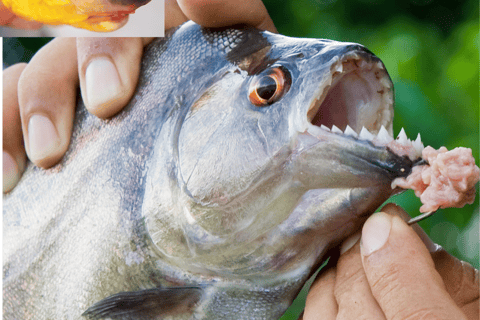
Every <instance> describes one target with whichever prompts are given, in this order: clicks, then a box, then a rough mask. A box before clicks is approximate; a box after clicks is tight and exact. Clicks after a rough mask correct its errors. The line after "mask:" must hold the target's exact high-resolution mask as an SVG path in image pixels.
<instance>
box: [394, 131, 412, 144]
mask: <svg viewBox="0 0 480 320" xmlns="http://www.w3.org/2000/svg"><path fill="white" fill-rule="evenodd" d="M409 141H410V140H408V138H407V135H406V134H405V130H404V129H403V128H402V130H400V133H399V134H398V137H397V142H398V143H400V144H403V145H404V146H408V145H409Z"/></svg>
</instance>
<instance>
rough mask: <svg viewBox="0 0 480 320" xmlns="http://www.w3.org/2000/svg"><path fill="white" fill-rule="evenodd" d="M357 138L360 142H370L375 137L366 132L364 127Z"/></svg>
mask: <svg viewBox="0 0 480 320" xmlns="http://www.w3.org/2000/svg"><path fill="white" fill-rule="evenodd" d="M359 137H360V139H362V140H368V141H372V140H373V138H374V137H375V136H374V135H373V134H371V133H370V131H368V130H367V129H366V128H365V127H362V130H361V131H360V136H359Z"/></svg>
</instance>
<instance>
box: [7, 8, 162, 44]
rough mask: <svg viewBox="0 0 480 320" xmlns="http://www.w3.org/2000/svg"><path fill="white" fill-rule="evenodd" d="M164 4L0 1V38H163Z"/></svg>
mask: <svg viewBox="0 0 480 320" xmlns="http://www.w3.org/2000/svg"><path fill="white" fill-rule="evenodd" d="M164 11H165V10H164V0H50V1H41V0H1V2H0V36H2V37H50V36H51V37H89V36H91V37H163V36H164V29H165V28H164V25H165V24H164Z"/></svg>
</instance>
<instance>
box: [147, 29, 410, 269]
mask: <svg viewBox="0 0 480 320" xmlns="http://www.w3.org/2000/svg"><path fill="white" fill-rule="evenodd" d="M229 30H230V29H229ZM241 30H243V31H238V32H240V33H242V32H246V31H245V29H241ZM247 30H248V32H246V33H247V34H248V37H244V38H242V39H241V40H239V41H238V43H241V44H242V45H241V46H236V44H237V43H236V37H235V32H236V31H231V30H230V31H229V32H232V34H233V35H232V36H231V37H230V38H228V37H225V38H227V39H228V40H226V41H225V43H222V44H221V46H224V47H226V48H227V50H225V54H224V55H223V56H222V57H219V58H217V59H215V60H216V61H215V62H212V63H213V64H215V63H217V64H218V67H217V68H216V71H215V73H214V75H213V76H211V78H210V80H208V81H206V84H205V85H204V86H203V87H202V88H201V89H200V90H198V91H196V92H193V91H192V92H191V93H187V95H188V97H182V98H179V99H178V101H177V102H178V105H179V107H178V108H177V109H178V110H182V108H181V107H180V106H181V105H187V108H186V109H184V111H179V112H177V114H178V115H179V116H177V117H174V116H172V117H171V118H170V120H169V122H168V121H167V124H166V125H165V126H164V128H162V132H165V134H164V135H162V134H160V137H159V138H158V139H157V144H158V147H156V149H158V150H162V151H160V152H158V151H157V153H156V156H154V157H153V159H155V161H154V162H156V163H157V164H156V167H157V169H155V168H154V167H155V165H154V166H153V167H152V166H151V167H150V172H151V175H150V177H149V178H148V179H149V180H148V181H147V186H146V193H145V199H146V200H145V202H144V208H143V210H144V216H145V217H147V228H148V229H149V232H150V235H153V236H152V240H153V243H155V244H157V247H159V248H160V250H161V251H163V253H164V254H165V255H166V256H169V257H177V258H181V259H182V260H181V262H179V263H181V264H182V268H183V269H185V268H187V269H188V266H186V265H185V261H189V260H188V259H186V257H192V256H194V257H195V259H197V260H196V267H198V266H199V265H202V264H203V265H204V266H206V265H208V267H206V268H208V269H209V270H212V269H215V270H216V272H223V271H225V270H226V269H227V267H226V264H229V265H232V261H234V258H232V256H231V255H230V254H225V251H222V250H232V246H233V247H236V248H240V247H241V246H245V248H244V253H245V255H248V256H249V258H248V259H250V260H249V261H250V262H249V265H251V266H252V268H255V270H260V269H262V267H260V265H261V264H262V263H263V262H265V261H267V260H268V259H265V255H264V253H263V256H262V254H261V253H260V252H259V253H258V256H257V255H254V254H252V250H256V249H254V248H260V247H262V246H263V245H266V243H267V242H268V243H273V242H274V241H273V239H278V236H280V235H285V238H283V239H282V241H279V242H277V243H276V244H273V245H272V246H271V248H275V251H276V252H277V255H276V256H277V257H278V254H280V255H282V253H281V252H283V253H285V252H287V251H288V250H290V249H288V250H287V249H286V248H287V247H289V246H291V245H294V243H296V242H298V239H299V237H305V239H307V238H309V237H310V239H312V234H310V233H309V232H306V230H316V231H317V235H316V236H315V235H313V237H317V238H318V237H319V236H320V238H321V241H323V242H322V244H321V245H319V246H318V247H317V248H316V249H312V250H317V253H316V254H314V255H311V256H315V259H316V258H318V257H319V256H320V255H321V254H320V252H321V251H322V250H323V249H324V248H326V246H328V245H329V244H331V243H332V241H334V240H335V241H339V239H342V238H345V237H347V236H348V235H349V234H350V233H352V232H354V231H355V230H357V229H358V228H359V227H360V225H361V223H362V222H363V221H364V220H365V219H366V217H368V215H367V214H371V213H373V212H374V210H375V209H376V208H377V207H378V206H379V205H380V204H381V203H383V202H384V201H385V200H386V199H387V198H388V197H389V196H391V195H392V194H393V193H394V191H395V190H392V189H391V187H390V184H391V182H392V181H393V179H394V178H396V177H398V176H402V175H405V176H406V175H407V174H408V173H409V172H410V168H411V166H412V159H410V158H408V157H406V156H403V155H399V154H397V153H396V152H393V151H392V150H391V149H389V148H388V147H387V146H385V144H386V143H383V144H382V143H381V142H379V141H378V140H379V138H378V136H380V137H383V136H384V135H385V134H387V136H389V135H388V133H386V132H390V133H391V132H392V118H393V85H392V82H391V80H390V77H389V76H388V73H387V72H386V70H385V67H384V65H383V63H382V62H381V61H380V60H379V59H378V58H377V57H376V56H375V55H374V54H373V53H371V52H370V51H368V50H367V49H365V48H364V47H363V46H361V45H359V44H354V43H342V42H337V41H332V40H315V39H295V38H288V37H284V36H281V35H276V34H272V33H268V32H260V31H258V30H253V29H247ZM216 32H218V31H216ZM217 36H218V33H217ZM218 38H222V37H221V36H218ZM229 41H230V44H232V45H230V46H229ZM212 42H213V44H214V45H215V40H212ZM222 59H223V60H222ZM220 61H224V62H220ZM198 68H199V70H203V69H202V67H201V66H200V67H198ZM208 76H210V75H208ZM192 86H194V85H193V84H192ZM182 99H183V100H182ZM185 99H187V100H188V101H189V102H188V103H186V100H185ZM174 109H175V108H174ZM168 123H170V124H168ZM327 127H328V128H327ZM330 128H333V129H330ZM362 128H364V129H363V130H364V133H363V134H362V135H360V136H359V134H360V132H361V130H362ZM386 128H388V129H386ZM171 132H173V134H171ZM380 133H382V134H380ZM377 134H378V136H377ZM380 140H381V139H380ZM160 141H161V142H160ZM165 141H170V143H168V144H165ZM165 145H169V146H170V147H168V148H167V149H165ZM165 155H168V156H165ZM162 157H163V159H164V160H163V161H162V160H161V158H162ZM172 159H173V160H172ZM158 163H161V164H160V165H159V164H158ZM165 168H167V170H165ZM155 172H157V173H155ZM159 172H162V173H161V174H160V173H159ZM162 174H163V176H162ZM167 176H168V177H167ZM162 177H163V178H162ZM159 181H168V182H165V183H160V182H159ZM159 208H161V209H159ZM162 210H163V211H162ZM159 211H162V213H161V214H159V213H158V212H159ZM165 212H168V213H165ZM302 212H303V213H302ZM166 216H170V217H172V218H166ZM173 217H175V218H173ZM166 220H169V222H166ZM159 221H161V222H159ZM350 221H354V223H350ZM172 223H173V224H174V225H176V226H178V233H177V236H173V234H175V232H174V231H171V233H169V234H167V233H166V232H164V231H161V230H160V229H161V227H160V226H161V225H167V224H168V225H169V226H171V225H172ZM326 223H327V224H326ZM339 226H341V228H340V229H338V228H339ZM280 230H283V231H280ZM286 230H288V232H287V231H286ZM284 231H285V232H287V233H288V235H286V234H285V233H284ZM307 234H308V236H307ZM174 238H175V239H176V240H175V241H173V240H172V239H174ZM185 239H188V240H185ZM286 239H289V240H286ZM257 240H258V241H257ZM319 241H320V240H319ZM167 243H168V244H167ZM280 243H281V245H279V246H278V245H277V244H280ZM287 243H288V244H287ZM298 243H301V241H300V242H298ZM310 243H311V244H312V245H311V246H312V248H313V244H317V245H318V244H319V242H315V241H310ZM319 248H322V249H319ZM217 249H218V250H217ZM242 250H243V249H239V251H238V252H240V251H242ZM300 251H301V250H300V249H299V250H298V252H300ZM200 252H203V253H205V256H208V257H209V258H205V260H204V261H202V262H199V261H200V260H201V258H199V257H200V256H201V254H200ZM289 252H291V251H289ZM296 252H297V251H296ZM213 256H215V257H223V258H224V259H225V261H224V262H225V263H224V264H223V263H220V262H219V261H218V259H216V258H215V259H212V257H213ZM306 256H308V255H306ZM254 257H255V258H254ZM237 258H238V259H239V261H240V260H241V259H244V260H242V261H243V262H242V263H243V267H242V268H243V270H244V271H245V270H246V269H248V267H245V256H243V257H242V258H240V255H239V256H237ZM199 259H200V260H199ZM261 259H262V261H263V262H262V263H260V262H259V261H260V260H261ZM272 259H273V258H272ZM274 260H275V261H274ZM178 261H180V260H178ZM213 261H216V264H215V265H213V264H214V263H213ZM278 261H279V260H278V259H273V260H269V262H268V263H267V262H265V263H266V264H268V265H269V266H270V267H272V266H273V265H275V266H277V267H279V268H283V266H285V265H287V264H283V266H282V267H280V263H279V262H278ZM282 261H284V260H282ZM299 261H300V260H299ZM312 263H313V262H312ZM247 264H248V263H247ZM239 265H240V264H239ZM254 266H255V267H254ZM270 267H265V268H263V269H262V270H263V271H265V270H266V269H268V268H270ZM229 270H230V271H229V272H233V271H232V270H231V269H229ZM249 270H250V269H249ZM242 272H243V271H242ZM245 272H246V271H245Z"/></svg>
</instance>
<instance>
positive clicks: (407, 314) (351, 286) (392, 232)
mask: <svg viewBox="0 0 480 320" xmlns="http://www.w3.org/2000/svg"><path fill="white" fill-rule="evenodd" d="M382 212H386V213H377V214H374V215H373V216H372V217H370V218H369V219H368V220H367V222H366V223H365V225H364V227H363V230H362V240H361V241H360V242H357V241H358V239H359V236H360V235H359V234H358V235H357V236H356V237H351V238H349V239H347V240H346V241H345V242H344V244H343V245H342V249H341V252H343V253H342V254H341V255H340V258H339V260H338V263H337V266H336V268H335V269H333V268H332V269H329V270H327V271H326V272H324V273H322V275H321V276H320V277H319V278H317V279H316V280H315V282H314V284H313V285H312V287H311V289H310V292H309V294H308V296H307V302H306V306H305V311H304V314H303V320H312V319H478V315H479V308H478V303H479V291H478V286H479V283H478V270H475V269H474V268H473V267H472V266H471V265H469V264H468V263H466V262H462V261H460V260H458V259H457V258H455V257H453V256H451V255H449V254H448V253H447V252H446V251H445V250H443V249H442V248H441V247H440V246H438V245H435V244H433V242H432V241H431V240H430V239H428V237H427V236H426V234H425V233H424V232H423V231H422V230H421V228H420V227H419V226H415V227H414V228H413V229H412V228H411V227H409V226H408V225H407V224H406V223H405V222H404V221H405V220H408V219H409V216H408V215H407V214H406V213H405V211H403V209H401V208H400V207H398V206H396V205H394V204H389V205H387V206H385V207H384V208H382ZM414 229H416V230H415V231H416V232H417V233H418V235H417V233H415V231H414ZM422 241H423V242H422ZM352 245H353V247H352ZM429 251H430V252H429Z"/></svg>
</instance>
